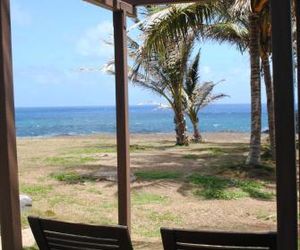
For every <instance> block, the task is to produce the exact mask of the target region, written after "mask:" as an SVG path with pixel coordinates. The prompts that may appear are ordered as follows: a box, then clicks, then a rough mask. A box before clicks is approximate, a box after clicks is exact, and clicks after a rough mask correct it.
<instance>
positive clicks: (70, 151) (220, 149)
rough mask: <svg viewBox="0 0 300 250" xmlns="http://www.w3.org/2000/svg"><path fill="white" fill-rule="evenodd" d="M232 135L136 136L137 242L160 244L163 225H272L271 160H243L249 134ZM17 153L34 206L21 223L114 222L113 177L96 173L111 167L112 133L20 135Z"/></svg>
mask: <svg viewBox="0 0 300 250" xmlns="http://www.w3.org/2000/svg"><path fill="white" fill-rule="evenodd" d="M214 136H216V135H214ZM222 136H223V137H222ZM240 137H241V138H240ZM242 137H243V138H244V139H243V138H242ZM220 138H222V140H220ZM235 138H237V139H235V140H232V137H231V135H230V134H226V135H219V137H216V138H215V137H211V138H209V142H206V143H203V144H191V145H190V146H189V147H176V146H174V143H173V138H172V136H171V135H134V136H133V138H132V140H131V145H132V146H131V147H130V151H131V169H132V174H134V176H135V178H136V180H135V181H134V182H133V183H132V192H131V194H132V199H131V200H132V238H133V241H134V244H135V249H161V244H160V234H159V229H160V227H162V226H168V227H185V228H193V229H206V230H238V231H264V230H267V231H268V230H275V228H276V206H275V185H274V176H275V170H274V165H273V163H272V162H271V161H270V160H269V159H268V157H264V158H263V165H261V166H258V167H255V168H249V167H247V166H245V165H244V162H245V158H246V155H247V150H248V148H247V145H248V143H247V142H248V139H247V135H243V136H237V135H235ZM18 154H19V168H20V187H21V192H22V193H24V194H27V195H29V196H31V197H32V199H33V207H32V208H31V209H30V210H29V211H26V212H24V213H23V215H22V224H23V227H24V228H26V227H28V223H27V220H26V217H27V216H28V215H29V214H30V215H38V216H41V217H47V218H53V219H60V220H66V221H73V222H82V223H91V224H104V225H107V224H116V223H117V187H116V183H115V182H114V181H107V180H104V179H102V178H101V177H99V173H100V176H101V173H109V174H111V173H115V171H116V147H115V138H114V137H113V136H110V135H101V136H91V137H57V138H44V139H41V138H39V139H18ZM28 250H29V249H28Z"/></svg>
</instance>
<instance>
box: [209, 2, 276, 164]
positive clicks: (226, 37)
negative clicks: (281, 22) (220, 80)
mask: <svg viewBox="0 0 300 250" xmlns="http://www.w3.org/2000/svg"><path fill="white" fill-rule="evenodd" d="M269 18H270V12H269V9H268V6H266V9H265V10H264V11H263V12H262V15H261V17H260V21H259V23H260V35H259V46H260V47H259V51H260V58H261V64H262V65H261V67H262V71H263V76H264V82H265V86H266V96H267V109H268V123H269V137H270V146H271V153H272V158H273V159H274V160H275V126H274V125H275V118H274V93H273V81H272V74H271V67H270V62H269V60H270V55H271V30H270V28H271V27H270V25H271V24H270V20H269ZM204 36H205V37H206V39H212V40H214V41H218V42H220V43H223V42H229V43H231V44H233V45H236V46H237V48H238V50H240V51H241V52H242V53H243V52H244V51H245V50H249V43H250V31H249V22H248V19H243V18H242V19H241V18H239V20H231V21H226V22H225V23H217V24H213V25H210V26H207V28H206V30H205V32H204Z"/></svg>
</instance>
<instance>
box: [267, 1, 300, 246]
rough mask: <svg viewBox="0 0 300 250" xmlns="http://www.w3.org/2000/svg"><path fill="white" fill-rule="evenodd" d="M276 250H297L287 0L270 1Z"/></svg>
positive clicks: (292, 86)
mask: <svg viewBox="0 0 300 250" xmlns="http://www.w3.org/2000/svg"><path fill="white" fill-rule="evenodd" d="M271 10H272V47H273V48H272V49H273V77H274V97H275V129H276V167H277V169H276V173H277V228H278V250H287V249H289V250H296V249H297V247H298V246H297V217H298V216H297V178H296V147H295V113H294V112H295V110H294V105H295V103H294V77H293V71H294V68H293V55H292V37H291V2H290V0H286V1H282V0H271Z"/></svg>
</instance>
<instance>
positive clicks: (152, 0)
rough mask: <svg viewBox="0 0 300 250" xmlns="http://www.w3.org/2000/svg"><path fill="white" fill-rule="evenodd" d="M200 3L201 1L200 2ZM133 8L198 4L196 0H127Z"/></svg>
mask: <svg viewBox="0 0 300 250" xmlns="http://www.w3.org/2000/svg"><path fill="white" fill-rule="evenodd" d="M198 1H199V0H198ZM126 2H128V3H129V4H131V5H133V6H141V5H160V4H172V3H173V4H179V3H196V2H197V1H196V0H126Z"/></svg>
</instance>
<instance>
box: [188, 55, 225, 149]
mask: <svg viewBox="0 0 300 250" xmlns="http://www.w3.org/2000/svg"><path fill="white" fill-rule="evenodd" d="M199 65H200V51H199V52H198V53H197V54H196V56H195V58H194V60H193V61H192V63H191V65H190V66H189V68H188V70H187V75H186V80H185V82H184V91H185V93H186V101H185V103H186V113H187V115H188V117H189V118H190V120H191V122H192V125H193V131H194V134H193V141H194V142H196V143H199V142H201V141H202V136H201V133H200V130H199V111H200V110H201V109H202V108H204V107H206V106H207V105H208V104H210V103H212V102H214V101H217V100H219V99H221V98H223V97H225V96H226V95H224V94H214V93H213V90H214V87H215V86H216V85H217V83H214V82H205V83H203V84H200V82H199V80H200V75H199Z"/></svg>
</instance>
